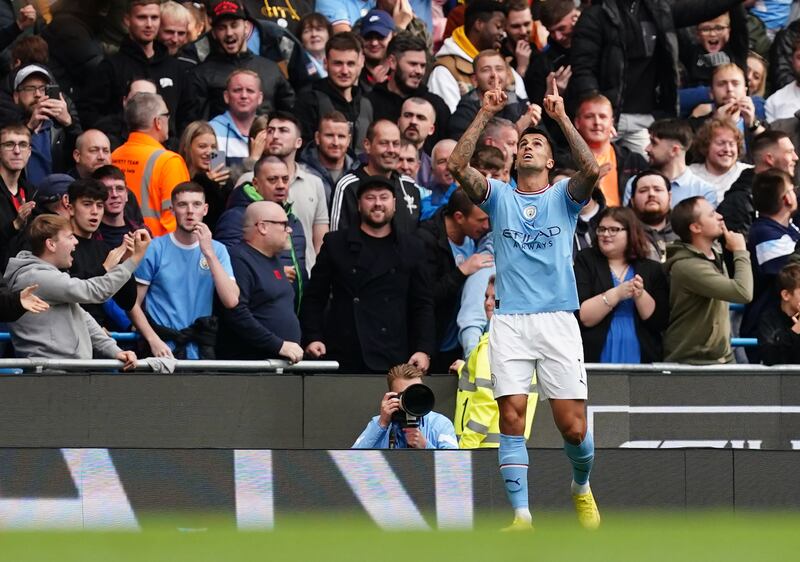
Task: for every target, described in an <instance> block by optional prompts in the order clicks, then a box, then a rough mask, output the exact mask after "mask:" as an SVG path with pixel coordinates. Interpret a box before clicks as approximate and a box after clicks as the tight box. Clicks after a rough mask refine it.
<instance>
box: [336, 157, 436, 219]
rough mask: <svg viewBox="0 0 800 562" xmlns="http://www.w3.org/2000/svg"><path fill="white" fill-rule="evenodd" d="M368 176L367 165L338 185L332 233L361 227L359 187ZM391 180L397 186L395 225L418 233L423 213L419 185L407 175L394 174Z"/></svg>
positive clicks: (341, 180) (341, 179)
mask: <svg viewBox="0 0 800 562" xmlns="http://www.w3.org/2000/svg"><path fill="white" fill-rule="evenodd" d="M367 177H368V174H367V172H366V171H365V170H364V166H361V167H359V168H358V169H357V170H354V171H353V172H351V173H349V174H345V175H344V176H342V177H341V178H339V181H338V182H336V188H335V189H334V192H333V199H332V200H331V205H330V211H331V230H344V229H345V228H349V227H353V226H358V225H359V224H361V216H360V215H359V213H358V197H357V195H356V194H357V192H358V185H359V183H361V181H362V180H364V179H365V178H367ZM390 181H391V182H392V183H394V186H395V187H394V196H395V214H394V219H392V224H393V225H394V227H395V229H397V230H399V231H402V232H411V233H413V232H415V231H416V230H417V227H419V217H420V213H421V199H420V193H419V189H418V188H417V184H416V183H415V182H414V180H413V179H412V178H409V177H408V176H401V175H400V174H398V173H397V172H392V176H391V178H390Z"/></svg>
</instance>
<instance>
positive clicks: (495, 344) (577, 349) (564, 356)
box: [489, 312, 588, 400]
mask: <svg viewBox="0 0 800 562" xmlns="http://www.w3.org/2000/svg"><path fill="white" fill-rule="evenodd" d="M489 366H490V368H491V371H492V388H493V392H494V397H495V398H499V397H500V396H508V395H512V394H528V392H530V391H531V380H532V378H533V374H534V371H535V373H536V378H537V383H538V384H537V387H538V391H539V397H540V400H545V399H548V398H556V399H577V400H586V398H587V396H588V386H587V380H586V367H585V366H584V364H583V341H582V340H581V332H580V328H579V327H578V321H577V319H576V318H575V315H574V314H573V313H571V312H540V313H536V314H497V313H495V314H494V315H493V316H492V321H491V323H490V326H489Z"/></svg>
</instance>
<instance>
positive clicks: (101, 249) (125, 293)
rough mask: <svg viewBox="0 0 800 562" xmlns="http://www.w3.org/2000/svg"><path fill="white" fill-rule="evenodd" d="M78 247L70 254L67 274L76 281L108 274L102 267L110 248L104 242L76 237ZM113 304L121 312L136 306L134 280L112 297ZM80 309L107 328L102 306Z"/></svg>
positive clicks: (84, 305) (106, 316)
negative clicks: (70, 263)
mask: <svg viewBox="0 0 800 562" xmlns="http://www.w3.org/2000/svg"><path fill="white" fill-rule="evenodd" d="M76 238H77V239H78V246H77V247H76V248H75V252H74V253H73V254H72V267H70V268H69V274H70V276H72V277H75V278H77V279H91V278H92V277H100V276H103V275H105V274H106V273H108V272H107V271H106V270H105V268H104V267H103V262H104V261H105V260H106V258H107V257H108V253H109V252H110V251H111V248H109V247H108V245H107V244H106V243H105V242H102V241H100V240H94V239H92V238H82V237H80V236H76ZM112 298H113V299H114V302H116V303H117V305H118V306H119V307H120V308H122V309H123V310H126V311H128V310H131V309H132V308H133V305H134V304H136V279H134V277H133V276H131V278H130V279H128V282H127V283H125V284H124V285H123V286H122V288H121V289H120V290H119V291H117V292H116V293H115V294H114V296H113V297H112ZM81 307H82V308H83V309H84V310H86V312H88V313H89V314H91V315H92V318H94V319H95V320H96V321H97V323H98V324H100V326H102V327H104V328H109V327H110V326H111V325H110V324H109V322H108V315H107V314H106V312H105V310H104V309H103V305H102V304H82V305H81Z"/></svg>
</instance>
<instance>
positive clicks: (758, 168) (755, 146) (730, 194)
mask: <svg viewBox="0 0 800 562" xmlns="http://www.w3.org/2000/svg"><path fill="white" fill-rule="evenodd" d="M750 153H751V154H752V155H753V164H754V167H753V168H748V169H746V170H742V173H741V174H740V175H739V177H738V178H737V179H736V181H735V182H733V185H731V188H730V189H729V190H728V191H726V192H725V198H724V199H723V200H722V203H720V204H719V206H718V207H717V212H718V213H719V214H720V215H722V218H723V219H725V226H726V227H727V228H728V230H732V231H733V232H740V233H742V234H743V235H744V236H745V238H746V237H747V235H748V234H749V232H750V226H751V225H752V224H753V220H755V218H756V210H755V207H754V206H753V179H754V178H755V176H756V174H760V173H761V172H766V171H767V170H769V169H770V168H777V169H779V170H783V171H784V172H786V173H787V174H789V175H790V176H793V175H794V172H795V165H796V164H797V152H795V147H794V144H792V141H791V138H790V137H789V135H788V134H787V133H785V132H783V131H777V130H774V129H770V130H768V131H765V132H764V133H761V134H760V135H758V136H757V137H756V138H755V139H753V142H752V143H751V144H750ZM796 180H797V178H795V182H796Z"/></svg>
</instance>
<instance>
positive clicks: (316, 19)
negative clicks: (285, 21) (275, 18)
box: [297, 12, 333, 39]
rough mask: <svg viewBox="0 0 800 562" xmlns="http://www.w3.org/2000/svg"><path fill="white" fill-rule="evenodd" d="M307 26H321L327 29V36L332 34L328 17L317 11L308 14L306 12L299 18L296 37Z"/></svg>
mask: <svg viewBox="0 0 800 562" xmlns="http://www.w3.org/2000/svg"><path fill="white" fill-rule="evenodd" d="M307 27H322V28H325V29H327V30H328V37H330V36H331V35H333V26H332V25H331V22H329V21H328V18H326V17H325V16H323V15H322V14H320V13H319V12H311V13H310V14H306V15H304V16H303V17H302V18H300V21H299V22H298V24H297V37H298V39H299V38H300V36H301V35H302V34H303V32H304V31H305V30H306V28H307Z"/></svg>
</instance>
